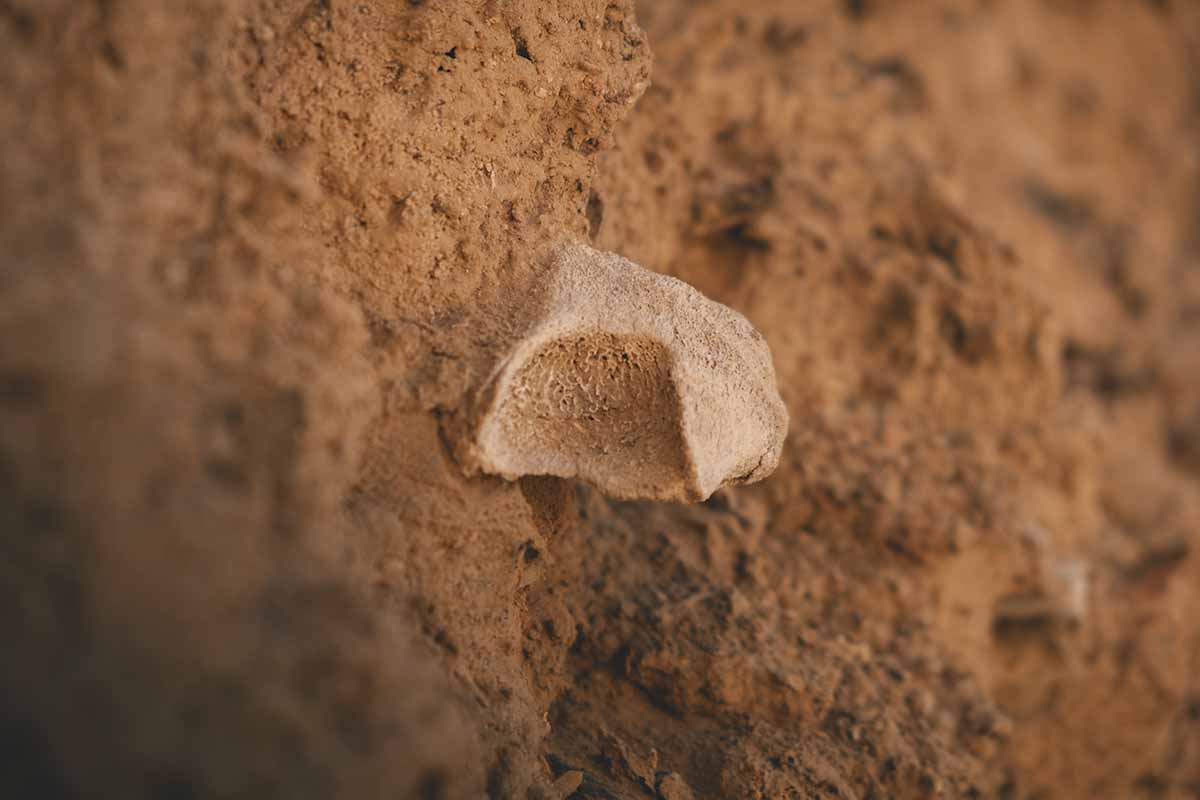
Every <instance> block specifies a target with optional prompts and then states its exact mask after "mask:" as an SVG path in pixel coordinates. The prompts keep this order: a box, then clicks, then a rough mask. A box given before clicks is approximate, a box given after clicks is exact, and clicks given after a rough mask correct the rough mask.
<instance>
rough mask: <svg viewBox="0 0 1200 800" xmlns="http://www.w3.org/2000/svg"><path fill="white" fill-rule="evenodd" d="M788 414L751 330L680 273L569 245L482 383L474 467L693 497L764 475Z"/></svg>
mask: <svg viewBox="0 0 1200 800" xmlns="http://www.w3.org/2000/svg"><path fill="white" fill-rule="evenodd" d="M787 421H788V419H787V412H786V410H785V409H784V405H783V401H782V400H780V397H779V392H778V389H777V388H776V385H775V370H774V368H773V367H772V365H771V354H770V351H769V350H768V349H767V344H766V342H765V341H764V339H763V337H762V336H761V335H760V334H759V333H758V332H757V331H755V330H754V328H753V327H751V325H750V323H749V322H747V321H746V319H745V318H744V317H742V315H740V314H738V313H737V312H736V311H733V310H732V309H730V308H727V307H726V306H723V305H721V304H720V303H716V302H713V301H711V300H709V299H707V298H706V297H704V296H703V295H701V294H700V293H699V292H698V291H696V290H695V289H693V288H692V287H691V286H688V285H687V284H686V283H683V282H682V281H679V280H676V279H674V278H670V277H667V276H664V275H659V274H656V273H653V272H650V271H648V270H645V269H642V268H641V267H639V266H638V265H636V264H634V263H633V262H631V261H628V260H626V259H624V258H621V257H620V256H617V255H613V254H611V253H601V252H598V251H596V250H592V249H591V248H588V247H583V246H574V247H570V248H568V249H566V250H564V251H562V252H561V253H560V254H559V256H558V258H557V259H556V261H555V264H554V267H553V269H552V270H551V272H550V279H549V287H548V292H547V295H546V300H545V303H544V310H543V311H542V312H541V313H540V314H538V316H537V318H536V319H535V320H534V322H533V324H532V326H531V327H530V328H529V329H528V332H527V334H526V335H525V337H524V338H523V339H521V340H520V341H518V342H517V343H516V344H515V345H513V346H512V348H511V349H510V350H509V351H508V352H507V353H506V355H505V356H504V357H503V358H502V359H501V361H500V363H499V364H498V366H497V367H496V368H495V370H494V371H493V373H492V375H491V377H490V378H489V380H488V382H487V385H486V386H485V387H484V388H483V391H482V392H481V395H480V402H479V404H478V411H477V417H476V419H475V420H474V425H473V441H472V442H471V445H470V446H469V447H468V448H467V453H466V458H467V461H468V462H469V465H470V466H473V467H474V468H475V469H477V470H480V471H483V472H488V473H491V474H495V475H501V476H503V477H505V478H508V479H510V480H514V479H516V478H519V477H521V476H523V475H556V476H559V477H563V478H579V479H582V480H585V481H587V482H588V483H592V484H594V485H595V486H597V487H598V488H599V489H600V490H601V491H603V492H605V493H606V494H609V495H612V496H614V497H619V498H624V499H653V500H686V501H696V500H703V499H705V498H707V497H708V496H709V495H711V494H712V493H713V492H714V491H716V490H717V489H718V488H720V487H721V486H724V485H726V484H731V483H749V482H752V481H756V480H760V479H761V478H764V477H766V476H767V475H769V474H770V473H771V471H772V470H774V469H775V466H776V464H778V462H779V454H780V450H781V448H782V446H783V439H784V436H785V434H786V433H787Z"/></svg>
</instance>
